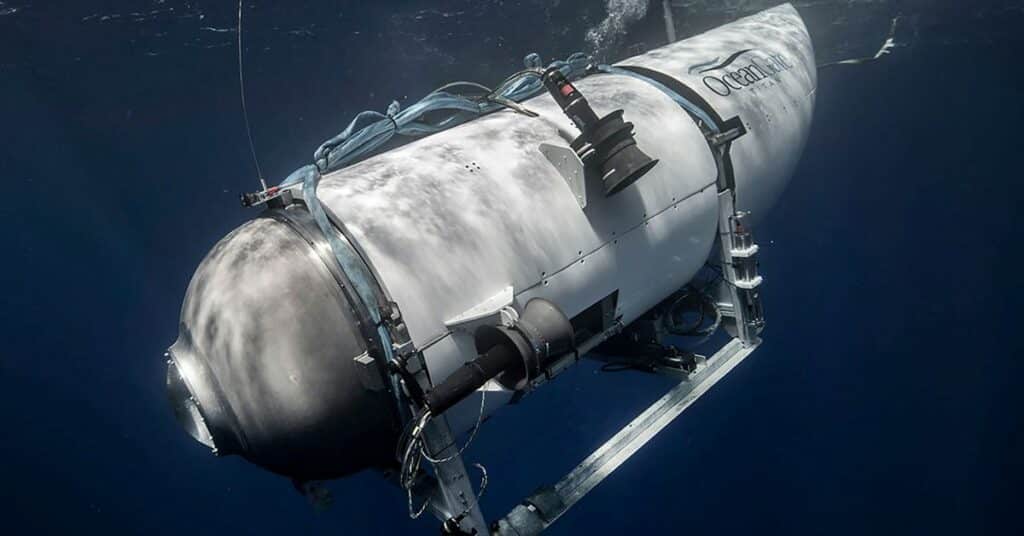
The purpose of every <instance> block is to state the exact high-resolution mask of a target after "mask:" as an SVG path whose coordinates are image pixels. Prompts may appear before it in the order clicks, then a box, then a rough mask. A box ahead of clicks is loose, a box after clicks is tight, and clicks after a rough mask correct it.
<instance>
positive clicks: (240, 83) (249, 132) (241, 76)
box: [237, 0, 267, 190]
mask: <svg viewBox="0 0 1024 536" xmlns="http://www.w3.org/2000/svg"><path fill="white" fill-rule="evenodd" d="M244 1H245V0H238V32H237V33H238V93H239V95H240V96H241V97H242V117H243V118H245V135H246V136H247V137H248V138H249V151H250V152H251V153H252V162H253V164H255V165H256V176H257V178H259V180H260V187H261V188H262V189H263V190H266V189H267V181H265V180H264V179H263V170H261V169H260V160H259V158H256V145H255V144H254V143H253V142H252V128H251V127H250V126H249V110H248V109H247V108H246V106H245V75H244V74H243V71H242V2H244Z"/></svg>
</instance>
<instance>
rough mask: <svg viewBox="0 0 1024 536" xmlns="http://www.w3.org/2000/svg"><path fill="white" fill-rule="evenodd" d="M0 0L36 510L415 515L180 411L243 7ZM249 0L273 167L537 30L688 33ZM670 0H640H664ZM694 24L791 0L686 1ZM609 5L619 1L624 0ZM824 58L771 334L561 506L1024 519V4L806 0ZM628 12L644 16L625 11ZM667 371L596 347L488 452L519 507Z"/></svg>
mask: <svg viewBox="0 0 1024 536" xmlns="http://www.w3.org/2000/svg"><path fill="white" fill-rule="evenodd" d="M60 4H61V3H41V2H40V3H32V2H14V1H3V2H0V173H2V177H3V179H4V183H5V184H7V185H8V188H7V191H8V197H7V199H6V200H5V202H3V203H0V214H2V215H3V216H4V218H3V220H4V221H5V222H7V223H8V224H9V227H8V229H9V230H8V232H7V233H6V237H7V240H6V244H5V245H6V247H5V248H4V254H3V258H4V262H3V265H2V266H3V267H2V269H0V274H2V282H3V299H2V301H0V303H2V306H0V326H2V329H3V334H4V345H3V348H4V349H3V351H2V352H0V397H2V398H0V418H2V422H3V423H4V429H5V431H4V433H3V435H2V438H0V460H2V461H3V462H2V465H0V479H2V480H0V482H2V484H3V486H2V490H3V491H2V494H3V495H2V497H0V512H2V514H3V520H4V523H3V526H4V527H5V532H7V533H9V534H37V533H56V534H61V533H69V532H90V533H92V532H96V533H103V532H106V533H116V534H120V533H127V534H135V533H139V534H142V533H145V534H181V533H189V534H215V533H218V534H223V533H226V532H231V533H241V534H277V533H316V534H326V533H340V534H395V533H407V532H416V531H419V532H420V533H430V532H431V531H436V525H435V524H434V523H433V522H432V521H431V520H426V519H421V520H420V521H411V520H409V519H408V518H407V516H406V513H405V512H406V510H405V508H406V506H405V502H404V501H405V499H404V496H403V495H401V494H400V493H399V491H398V490H397V489H396V488H393V487H392V486H390V485H389V484H387V483H385V482H383V481H382V480H380V479H379V478H377V477H376V476H375V475H373V474H370V473H364V474H360V475H357V476H355V477H352V478H349V479H346V480H343V481H338V482H335V483H331V484H330V485H329V488H330V489H331V490H332V492H333V494H334V504H333V506H332V507H331V508H330V509H328V510H326V511H316V510H315V509H313V508H312V507H311V506H310V505H309V504H308V503H307V502H306V500H305V499H304V498H302V497H300V496H299V495H297V494H296V493H295V492H294V491H293V490H292V488H291V486H290V484H289V483H288V482H287V481H285V480H284V479H282V478H280V477H277V476H274V475H271V474H269V473H266V472H263V471H260V470H257V469H256V468H255V467H253V466H251V465H248V464H246V463H245V462H244V461H243V460H241V459H239V458H224V459H217V458H214V457H213V456H210V455H209V453H208V452H207V450H206V449H204V448H202V447H201V446H199V445H197V444H196V443H195V442H194V441H192V440H191V439H190V438H189V437H188V436H187V435H185V434H184V433H182V431H181V430H180V428H179V427H178V425H177V423H176V422H175V421H174V419H173V416H172V415H171V412H170V410H169V408H168V406H167V403H166V400H165V396H164V389H163V381H164V359H163V357H162V355H163V351H164V350H165V348H166V347H167V346H168V344H169V343H170V342H172V341H173V339H174V338H175V336H176V333H177V317H178V312H179V307H180V303H181V298H182V296H183V294H184V290H185V287H186V285H187V283H188V280H189V278H190V276H191V274H192V271H193V270H194V268H195V266H196V264H197V263H198V262H199V261H200V260H201V259H202V257H203V256H204V255H205V254H206V252H207V251H208V250H209V248H210V247H211V246H212V244H213V243H214V242H215V241H216V240H218V239H219V238H220V237H221V236H223V235H224V234H225V233H226V232H228V231H229V230H231V229H232V228H234V227H235V226H237V225H238V224H240V223H241V222H243V221H245V220H246V219H248V218H250V217H252V216H253V214H254V213H253V212H251V211H246V210H244V209H242V208H241V207H239V206H238V203H237V195H238V194H239V193H240V192H242V191H249V190H251V189H253V187H254V184H255V181H254V179H253V170H252V163H251V158H250V156H249V148H248V145H247V143H246V140H245V133H244V130H243V127H242V118H241V115H240V112H239V102H238V87H237V78H236V77H237V71H236V68H237V66H236V64H235V53H236V50H235V49H234V48H233V43H234V39H235V37H236V35H235V33H234V16H235V9H236V8H237V6H236V5H233V4H232V2H230V1H229V2H176V1H172V0H152V1H136V2H127V1H123V2H119V1H109V2H92V3H87V2H76V3H71V2H67V3H65V4H66V5H60ZM266 4H268V5H264V3H263V2H254V1H249V2H247V3H246V17H247V24H248V27H247V29H246V42H247V44H248V46H247V50H246V56H245V57H246V75H247V79H248V80H247V84H248V87H247V89H248V94H249V106H250V113H251V119H252V120H253V134H254V138H255V144H256V147H257V151H258V153H259V156H260V161H261V164H262V165H263V168H264V172H265V173H266V174H267V176H268V177H283V176H285V175H286V174H287V173H288V172H290V171H291V170H292V169H294V168H296V167H298V166H299V165H302V164H304V163H305V162H306V161H308V158H309V154H310V153H311V152H312V149H313V148H314V147H316V145H317V144H319V143H320V142H321V141H322V140H323V139H325V138H327V137H329V136H330V135H332V134H334V133H335V132H336V131H337V130H339V129H340V128H341V127H342V126H343V125H344V124H346V123H347V122H348V120H349V118H350V117H351V116H352V115H354V114H355V113H356V112H358V111H360V110H363V109H375V110H382V109H383V108H385V107H386V105H387V103H388V102H390V100H391V99H392V98H398V99H399V100H403V101H404V102H411V101H412V100H415V99H416V98H418V97H419V96H420V95H422V94H424V93H426V92H427V91H429V90H431V89H433V88H434V87H436V86H437V85H439V84H440V83H443V82H446V81H449V80H456V79H472V80H479V81H481V82H485V83H494V82H497V81H499V80H500V79H502V78H503V77H504V76H505V75H506V74H508V73H509V72H512V71H514V70H516V69H517V68H518V67H519V65H520V63H519V62H520V61H521V58H522V56H523V55H524V54H525V53H527V52H531V51H537V52H539V53H541V54H542V55H543V56H544V57H545V58H546V59H553V58H557V57H564V56H566V55H568V54H569V53H571V52H574V51H576V50H586V51H589V52H594V53H596V54H598V55H600V56H602V57H605V58H609V59H615V58H618V57H625V56H627V55H630V54H631V53H633V52H635V51H638V50H643V49H645V48H648V49H649V48H653V47H655V46H658V45H660V44H662V43H663V42H664V39H665V34H664V29H663V26H662V20H661V11H660V10H661V3H660V2H652V3H650V5H647V4H646V3H643V2H640V3H637V2H615V1H610V2H605V1H584V0H562V1H552V2H540V1H525V0H524V1H522V2H513V1H505V2H500V1H461V2H456V1H449V2H425V1H401V2H390V1H386V2H385V1H381V2H374V3H363V2H340V3H339V2H319V1H315V2H305V3H302V4H296V5H293V4H292V3H288V4H282V3H278V4H276V5H269V4H270V3H266ZM640 4H643V5H640ZM679 4H680V6H679V7H677V8H676V14H677V19H678V21H679V25H678V27H677V30H678V31H679V33H680V37H682V36H685V35H690V34H692V33H694V32H698V31H702V30H704V29H707V28H710V27H713V26H714V25H716V24H721V23H723V22H726V21H728V20H731V19H732V18H735V17H736V16H740V15H743V14H747V13H751V12H752V11H753V10H756V9H758V8H761V7H767V6H768V5H770V4H772V3H771V2H702V1H696V0H694V1H685V2H679ZM609 6H611V8H612V10H613V12H614V13H618V14H619V15H615V16H612V17H610V18H609V17H608V8H609ZM797 6H798V7H799V8H800V9H801V11H802V12H803V13H805V15H806V16H807V20H808V24H809V26H810V29H811V32H812V34H813V36H814V38H815V41H816V43H820V45H819V50H818V53H819V57H820V60H821V61H825V60H833V59H841V58H842V57H846V56H848V55H864V54H871V53H873V52H874V50H875V49H876V48H877V46H878V43H879V42H880V40H881V38H882V37H884V36H885V33H886V31H887V30H888V25H889V21H890V20H891V18H892V17H894V16H896V15H897V14H901V15H903V17H904V26H903V27H902V30H901V31H900V32H898V35H897V42H898V43H899V44H900V46H899V47H897V49H896V50H895V51H894V53H893V54H892V55H890V56H888V57H886V58H885V59H884V61H880V62H876V63H873V64H869V65H862V66H855V67H843V68H835V69H830V70H828V71H824V72H822V73H821V74H820V76H819V88H818V101H817V109H816V113H815V118H814V125H813V127H812V132H811V137H810V141H809V144H808V146H807V148H806V150H805V153H804V156H803V159H802V162H801V164H800V166H799V168H798V170H797V172H796V174H795V175H794V177H793V179H792V181H791V182H790V184H789V186H788V189H787V190H786V192H785V193H784V195H783V197H782V199H781V200H780V202H779V204H778V205H777V206H776V207H775V209H774V211H773V212H772V213H771V214H770V215H769V216H768V217H767V218H766V220H765V221H764V222H763V223H762V224H761V225H760V226H759V227H758V229H757V230H756V232H757V238H758V241H759V242H760V243H761V244H763V249H762V258H761V269H762V273H763V275H764V276H765V279H766V283H765V287H764V288H765V291H764V292H765V300H766V303H765V306H766V311H767V318H768V323H769V327H768V329H767V331H766V332H765V334H764V338H765V344H764V345H763V346H762V347H761V348H760V349H759V350H758V351H757V352H756V353H755V354H754V355H753V356H752V357H751V358H750V359H749V360H748V361H746V362H745V363H744V364H743V365H741V366H740V367H739V368H738V369H737V370H736V371H735V372H734V373H732V374H731V375H730V376H729V377H728V378H727V379H726V380H724V381H723V382H721V383H720V384H719V385H718V386H716V387H715V389H714V390H712V391H711V392H710V393H709V394H708V395H706V396H705V397H704V398H702V399H701V400H700V401H699V402H698V403H697V404H696V405H695V406H694V407H693V408H692V409H691V410H690V411H688V412H687V413H686V414H685V415H684V416H683V417H682V418H681V419H680V420H678V421H677V422H676V423H674V424H673V425H672V426H670V427H669V428H668V429H666V430H665V431H664V432H662V434H661V435H659V436H658V438H657V439H656V440H654V441H653V442H652V443H651V444H650V445H648V446H647V447H646V448H645V449H644V450H643V451H641V453H640V454H638V455H637V456H635V457H634V458H633V459H632V460H630V461H629V462H628V463H627V464H626V465H624V466H623V467H622V468H620V469H619V470H618V471H617V472H616V474H615V475H614V476H613V477H612V478H610V479H608V480H607V481H606V482H605V483H603V484H602V485H601V486H600V487H599V488H598V489H597V490H596V491H595V492H594V493H593V494H591V495H590V496H589V497H588V498H587V499H585V500H584V501H583V502H581V503H579V504H578V505H577V506H576V507H574V508H573V509H572V510H570V511H569V513H568V514H567V515H566V516H565V517H564V518H563V519H562V520H560V521H559V522H558V523H557V524H556V525H555V526H554V527H553V529H552V530H551V533H553V534H620V533H641V534H642V533H648V532H654V531H662V532H665V533H670V534H675V533H680V534H682V533H687V534H712V533H715V534H749V533H753V532H758V533H778V534H837V533H839V534H889V533H911V534H953V533H957V534H964V533H967V534H1019V533H1021V531H1024V525H1022V521H1021V518H1020V516H1019V515H1018V511H1019V506H1018V502H1019V497H1020V496H1021V493H1020V490H1021V486H1022V484H1024V479H1022V476H1024V474H1022V461H1021V452H1022V451H1024V437H1022V434H1024V418H1022V415H1024V412H1022V409H1024V395H1022V390H1021V389H1020V387H1019V385H1018V384H1019V381H1020V380H1019V379H1020V378H1021V373H1022V372H1024V367H1022V365H1021V360H1022V358H1024V344H1022V342H1021V337H1020V331H1021V318H1022V316H1021V314H1020V313H1019V308H1020V304H1021V303H1022V302H1024V285H1021V283H1020V278H1019V272H1020V268H1019V266H1020V257H1021V256H1020V255H1019V254H1018V252H1017V249H1018V246H1019V242H1020V240H1019V236H1020V232H1021V230H1022V226H1021V224H1020V223H1019V220H1018V219H1017V218H1018V217H1019V213H1020V208H1019V207H1021V204H1022V202H1024V187H1022V185H1021V180H1022V178H1024V177H1022V172H1021V171H1020V169H1021V166H1020V164H1019V162H1018V160H1019V159H1020V157H1021V151H1022V148H1024V143H1022V139H1024V138H1022V135H1021V133H1020V125H1021V124H1022V123H1024V102H1022V99H1024V75H1022V74H1021V69H1020V66H1019V63H1020V57H1021V56H1022V52H1024V40H1022V39H1021V38H1020V37H1019V31H1018V29H1019V27H1020V23H1021V22H1024V21H1022V19H1024V11H1022V8H1021V7H1020V3H1019V2H1005V1H1004V2H910V1H907V2H858V1H846V2H797ZM616 10H618V11H616ZM670 386H671V383H670V381H669V380H667V379H664V378H659V377H654V376H647V375H643V374H639V373H619V374H607V373H601V372H599V370H598V367H597V366H596V365H594V364H592V363H586V362H585V363H583V364H581V365H580V366H578V367H576V368H575V369H573V370H571V371H570V372H567V373H566V375H564V376H563V377H561V378H560V379H559V380H558V381H557V382H555V383H553V384H551V385H548V386H546V387H545V388H543V389H541V390H539V391H538V392H537V393H535V394H533V395H531V396H530V397H529V398H528V399H527V400H525V401H524V402H523V404H521V405H519V406H517V407H514V408H510V409H507V410H504V411H503V412H502V413H500V414H499V415H498V416H497V417H496V418H494V419H493V420H492V421H490V422H488V423H487V424H486V425H485V426H484V428H483V429H482V431H481V433H480V436H479V438H478V439H477V440H476V442H475V443H474V444H473V446H472V448H470V450H469V451H468V453H467V456H466V457H467V460H468V461H471V462H472V461H479V462H481V463H484V464H485V465H486V466H487V468H488V472H489V473H490V485H489V487H488V490H487V493H486V494H485V495H484V497H483V499H482V506H483V508H484V511H485V513H486V514H487V515H488V516H489V517H490V518H491V519H493V518H496V517H498V516H500V515H503V514H504V513H505V512H507V511H508V509H509V508H511V507H512V506H513V505H514V504H516V502H517V501H518V500H519V499H521V498H522V497H523V496H525V495H527V494H528V493H530V492H531V491H533V489H534V488H536V487H537V486H538V485H540V484H545V483H550V482H552V481H554V480H556V479H557V478H558V477H559V476H560V475H561V474H563V473H564V472H565V471H567V470H569V469H570V468H571V467H573V466H574V465H575V464H576V463H577V462H578V461H579V460H580V459H582V458H583V457H584V456H585V455H586V454H587V453H589V451H590V449H592V448H593V447H595V446H596V445H598V444H600V443H601V442H602V441H603V440H604V439H605V438H606V437H608V435H610V434H611V433H612V432H613V431H614V430H615V429H617V427H618V426H621V425H622V424H623V423H625V422H628V420H629V419H631V418H632V416H633V415H634V414H635V413H636V412H637V411H639V410H640V409H641V408H643V407H644V406H645V405H646V404H648V403H650V402H651V401H653V400H654V399H656V398H657V397H659V396H660V395H661V394H662V393H663V392H664V391H666V390H667V389H668V388H669V387H670Z"/></svg>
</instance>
